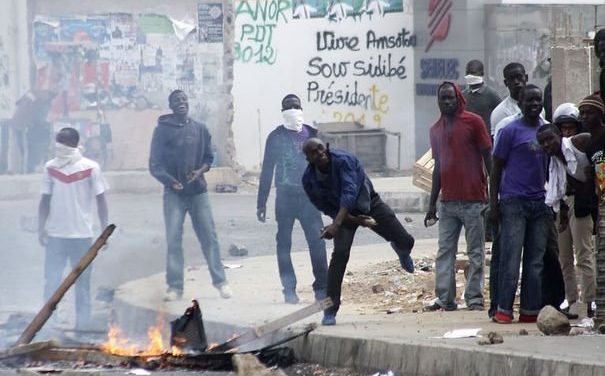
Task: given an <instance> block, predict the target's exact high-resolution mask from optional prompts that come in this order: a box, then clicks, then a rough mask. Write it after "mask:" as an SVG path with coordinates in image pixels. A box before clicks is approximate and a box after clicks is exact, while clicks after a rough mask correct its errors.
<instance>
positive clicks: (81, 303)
mask: <svg viewBox="0 0 605 376" xmlns="http://www.w3.org/2000/svg"><path fill="white" fill-rule="evenodd" d="M91 244H92V239H91V238H77V239H66V238H53V237H49V238H48V242H47V243H46V259H45V261H44V280H45V284H44V301H45V302H46V301H48V299H50V297H51V296H52V294H54V293H55V291H56V290H57V287H59V285H60V284H61V282H62V280H63V270H64V269H65V266H66V265H67V264H68V262H69V266H70V267H71V268H74V267H75V266H76V265H77V264H78V262H80V259H81V258H82V256H84V254H86V252H87V251H88V249H89V248H90V246H91ZM91 274H92V265H89V266H88V267H87V268H86V269H85V270H84V271H83V272H82V274H80V276H79V277H78V279H77V280H76V291H75V292H76V328H82V327H83V326H86V325H87V323H88V322H89V321H90V313H91V303H90V275H91Z"/></svg>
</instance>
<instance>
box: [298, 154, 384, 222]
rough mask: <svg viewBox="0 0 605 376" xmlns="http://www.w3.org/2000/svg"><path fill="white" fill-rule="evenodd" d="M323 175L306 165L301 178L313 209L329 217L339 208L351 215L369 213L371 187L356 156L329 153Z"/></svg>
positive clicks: (372, 190) (313, 167)
mask: <svg viewBox="0 0 605 376" xmlns="http://www.w3.org/2000/svg"><path fill="white" fill-rule="evenodd" d="M324 176H325V179H324V178H322V174H321V173H320V172H319V171H318V170H317V169H316V167H315V166H313V165H311V164H309V165H308V166H307V169H306V170H305V173H304V175H303V178H302V182H303V187H304V189H305V192H306V193H307V196H309V200H311V202H312V203H313V205H315V207H316V208H317V209H319V210H320V211H321V212H323V213H324V214H325V215H328V216H330V217H332V218H334V217H336V214H338V211H339V210H340V208H341V207H343V208H347V209H348V210H349V212H350V213H352V214H369V213H370V204H371V198H372V196H373V195H374V194H375V193H374V188H373V187H372V182H371V181H370V179H369V178H368V177H367V176H366V173H365V171H364V170H363V166H362V165H361V162H360V161H359V159H357V157H355V156H354V155H353V154H351V153H349V152H346V151H344V150H330V169H329V171H328V173H327V174H325V175H324Z"/></svg>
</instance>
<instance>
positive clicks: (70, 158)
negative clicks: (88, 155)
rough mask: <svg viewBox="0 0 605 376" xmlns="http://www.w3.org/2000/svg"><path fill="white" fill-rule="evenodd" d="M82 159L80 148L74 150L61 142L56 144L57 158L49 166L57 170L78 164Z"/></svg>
mask: <svg viewBox="0 0 605 376" xmlns="http://www.w3.org/2000/svg"><path fill="white" fill-rule="evenodd" d="M80 159H82V153H81V152H80V149H79V148H72V147H70V146H67V145H63V144H61V143H59V142H57V143H55V158H54V159H51V160H50V161H49V162H48V164H49V166H52V167H55V168H62V167H64V166H67V165H68V164H70V163H76V162H77V161H79V160H80Z"/></svg>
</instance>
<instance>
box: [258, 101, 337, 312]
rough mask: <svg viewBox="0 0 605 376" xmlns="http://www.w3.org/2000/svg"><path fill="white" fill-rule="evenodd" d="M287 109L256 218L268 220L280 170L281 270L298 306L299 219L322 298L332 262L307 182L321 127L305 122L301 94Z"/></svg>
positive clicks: (270, 148)
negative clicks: (306, 150)
mask: <svg viewBox="0 0 605 376" xmlns="http://www.w3.org/2000/svg"><path fill="white" fill-rule="evenodd" d="M281 106H282V116H283V118H284V123H283V124H282V125H280V126H278V127H277V128H275V129H274V130H273V131H272V132H271V133H270V134H269V136H268V137H267V144H266V145H265V156H264V158H263V165H262V171H261V176H260V183H259V186H258V200H257V204H256V216H257V217H258V220H259V221H261V222H265V218H266V213H267V199H268V197H269V192H270V191H271V180H273V171H275V190H276V192H277V193H276V197H275V217H276V220H277V236H276V237H275V239H276V241H277V267H278V269H279V277H280V279H281V283H282V286H283V293H284V300H285V302H286V303H289V304H296V303H298V301H299V299H298V295H297V294H296V274H295V272H294V267H293V266H292V258H291V257H290V251H291V248H292V228H293V227H294V221H295V220H296V219H298V221H299V222H300V225H301V226H302V229H303V231H304V233H305V237H306V239H307V244H308V245H309V253H310V255H311V266H312V268H313V276H314V277H315V282H313V291H314V293H315V299H316V300H322V299H324V298H325V297H326V284H327V281H326V280H327V274H328V260H327V256H326V243H325V241H324V240H323V239H320V238H319V232H320V231H321V228H322V227H323V222H322V219H321V214H320V213H319V211H317V209H315V208H314V207H313V205H312V204H311V202H309V199H308V198H307V195H305V192H304V190H303V187H302V182H301V178H302V175H303V172H304V171H305V168H306V167H307V161H306V160H305V156H304V154H303V151H302V146H303V144H304V143H305V141H307V140H308V139H309V138H311V137H316V135H317V129H315V128H314V127H312V126H310V125H307V124H304V123H303V121H304V120H303V112H302V106H301V103H300V99H299V98H298V97H297V96H296V95H294V94H289V95H286V96H285V97H284V99H283V100H282V104H281Z"/></svg>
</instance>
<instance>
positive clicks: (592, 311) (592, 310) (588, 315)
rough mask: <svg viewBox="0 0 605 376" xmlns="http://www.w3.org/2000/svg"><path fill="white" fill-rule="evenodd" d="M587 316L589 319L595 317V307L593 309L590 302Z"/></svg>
mask: <svg viewBox="0 0 605 376" xmlns="http://www.w3.org/2000/svg"><path fill="white" fill-rule="evenodd" d="M586 317H588V318H589V319H592V318H594V309H592V304H591V303H588V307H586Z"/></svg>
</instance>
